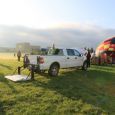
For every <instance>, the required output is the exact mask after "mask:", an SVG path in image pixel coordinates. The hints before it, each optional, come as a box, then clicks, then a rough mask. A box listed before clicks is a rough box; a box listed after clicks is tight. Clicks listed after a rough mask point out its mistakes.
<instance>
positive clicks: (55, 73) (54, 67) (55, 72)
mask: <svg viewBox="0 0 115 115" xmlns="http://www.w3.org/2000/svg"><path fill="white" fill-rule="evenodd" d="M58 73H59V65H58V64H53V65H51V67H50V69H49V71H48V74H49V75H50V76H54V77H55V76H58Z"/></svg>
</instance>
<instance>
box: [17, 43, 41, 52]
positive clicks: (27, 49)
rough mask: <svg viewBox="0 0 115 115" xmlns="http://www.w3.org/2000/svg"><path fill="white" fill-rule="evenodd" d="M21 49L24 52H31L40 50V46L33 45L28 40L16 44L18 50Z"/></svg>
mask: <svg viewBox="0 0 115 115" xmlns="http://www.w3.org/2000/svg"><path fill="white" fill-rule="evenodd" d="M19 50H20V51H21V52H23V53H31V52H33V51H40V46H33V45H32V46H31V45H30V43H28V42H22V43H17V44H16V52H17V51H19Z"/></svg>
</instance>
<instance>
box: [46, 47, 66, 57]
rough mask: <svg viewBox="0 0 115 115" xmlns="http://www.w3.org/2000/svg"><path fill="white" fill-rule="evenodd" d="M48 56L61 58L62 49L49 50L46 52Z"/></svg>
mask: <svg viewBox="0 0 115 115" xmlns="http://www.w3.org/2000/svg"><path fill="white" fill-rule="evenodd" d="M48 55H59V56H63V55H64V53H63V50H62V49H58V48H56V49H50V50H49V51H48Z"/></svg>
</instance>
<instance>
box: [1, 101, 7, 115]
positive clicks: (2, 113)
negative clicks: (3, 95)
mask: <svg viewBox="0 0 115 115" xmlns="http://www.w3.org/2000/svg"><path fill="white" fill-rule="evenodd" d="M0 115H6V112H5V110H4V106H3V103H2V102H1V101H0Z"/></svg>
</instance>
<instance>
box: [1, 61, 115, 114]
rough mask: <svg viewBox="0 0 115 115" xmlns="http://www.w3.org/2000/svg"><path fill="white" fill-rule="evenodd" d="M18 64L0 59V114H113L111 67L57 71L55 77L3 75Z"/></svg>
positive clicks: (114, 77) (114, 80)
mask: <svg viewBox="0 0 115 115" xmlns="http://www.w3.org/2000/svg"><path fill="white" fill-rule="evenodd" d="M21 64H22V62H17V61H16V59H10V60H7V59H1V60H0V115H21V114H23V115H39V114H40V115H64V114H65V115H76V114H77V115H101V114H102V115H104V114H110V115H114V114H115V66H113V67H104V66H92V67H91V68H90V69H89V70H88V71H86V72H85V71H81V70H75V69H67V70H61V71H60V74H59V76H58V77H55V78H54V77H50V76H48V75H47V73H46V74H44V75H37V74H36V75H35V81H27V82H17V83H15V82H12V81H9V80H7V79H5V78H4V76H5V75H8V74H12V73H13V71H14V70H15V68H16V67H17V66H18V65H21ZM25 73H26V74H27V71H25Z"/></svg>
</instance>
